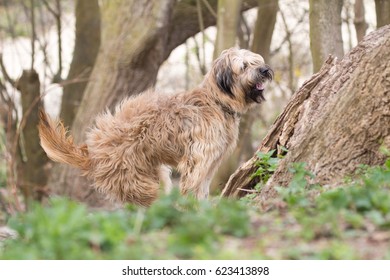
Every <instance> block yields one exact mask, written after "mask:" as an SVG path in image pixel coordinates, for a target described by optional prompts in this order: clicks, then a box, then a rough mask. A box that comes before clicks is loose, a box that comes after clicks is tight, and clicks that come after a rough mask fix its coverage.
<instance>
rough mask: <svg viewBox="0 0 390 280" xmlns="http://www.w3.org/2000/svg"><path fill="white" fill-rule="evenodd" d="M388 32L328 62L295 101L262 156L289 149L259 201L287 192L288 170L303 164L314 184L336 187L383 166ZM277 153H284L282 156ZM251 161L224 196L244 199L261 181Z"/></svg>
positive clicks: (388, 105)
mask: <svg viewBox="0 0 390 280" xmlns="http://www.w3.org/2000/svg"><path fill="white" fill-rule="evenodd" d="M389 56H390V26H386V27H383V28H381V29H379V30H377V31H375V32H372V33H371V34H369V35H368V36H366V37H365V39H364V40H363V41H362V42H361V43H359V45H358V46H357V47H355V48H354V49H352V50H351V51H350V52H349V53H348V54H347V55H346V56H345V57H344V58H343V59H342V60H337V59H335V58H334V57H329V58H328V60H327V61H326V62H325V64H324V65H323V67H322V68H321V70H320V71H319V72H318V73H317V74H315V75H313V77H312V78H311V79H309V80H308V81H307V82H305V83H304V85H303V86H302V87H301V88H300V89H299V90H298V91H297V92H296V93H295V94H294V95H293V97H292V99H291V100H290V102H289V103H288V104H287V106H286V108H285V109H284V111H283V112H282V113H281V115H280V116H279V117H278V118H277V120H276V121H275V123H274V124H273V126H272V127H271V129H270V130H269V132H268V134H267V136H266V137H265V138H264V139H263V141H262V143H261V145H260V147H259V149H258V151H261V152H267V151H270V150H272V149H276V150H278V148H279V147H280V146H284V147H287V149H288V153H287V155H286V157H285V158H284V159H283V160H281V162H280V164H279V166H278V168H277V170H276V172H275V173H274V174H273V176H272V177H271V178H270V179H269V181H268V182H267V184H266V185H265V186H264V187H263V188H262V189H261V191H260V194H259V199H260V200H261V201H265V200H267V199H269V198H271V197H274V196H276V195H277V193H276V191H275V189H274V186H287V185H288V184H289V182H290V180H291V174H290V173H289V172H288V168H289V166H290V165H291V163H293V162H305V163H306V164H307V166H306V167H307V169H308V170H309V171H311V172H312V173H313V174H314V175H315V178H314V179H313V183H319V184H327V185H337V184H339V183H340V182H342V180H343V178H344V177H345V176H346V175H350V174H352V173H353V172H354V171H355V170H356V168H357V167H358V166H359V165H360V164H368V165H376V164H383V163H384V161H385V156H384V155H382V154H381V153H380V151H379V148H380V146H382V145H383V146H385V147H387V148H390V125H389V123H390V80H389V77H390V61H389V59H388V58H389ZM277 153H280V151H278V152H277ZM257 159H258V158H257V156H253V157H252V158H251V159H250V160H249V161H248V162H246V163H245V164H244V165H242V166H241V167H240V168H239V169H238V170H237V171H236V172H235V173H234V174H233V175H232V176H231V178H230V180H229V182H228V183H227V185H226V187H225V189H224V191H223V195H224V196H232V197H234V196H242V195H244V194H245V193H246V192H245V189H251V188H253V187H254V186H255V184H256V183H257V180H258V179H257V178H251V175H252V174H253V173H254V172H255V171H256V161H257Z"/></svg>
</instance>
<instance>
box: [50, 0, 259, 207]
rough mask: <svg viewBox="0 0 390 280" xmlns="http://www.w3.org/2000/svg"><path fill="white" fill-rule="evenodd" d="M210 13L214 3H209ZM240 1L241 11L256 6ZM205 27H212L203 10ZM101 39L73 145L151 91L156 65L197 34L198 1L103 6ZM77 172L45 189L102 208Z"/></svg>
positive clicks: (59, 169) (65, 170) (58, 172)
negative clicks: (100, 119) (109, 112)
mask: <svg viewBox="0 0 390 280" xmlns="http://www.w3.org/2000/svg"><path fill="white" fill-rule="evenodd" d="M209 4H210V6H211V8H212V9H215V7H216V0H213V1H209ZM256 4H257V2H256V1H255V0H246V1H244V2H243V6H242V9H243V10H246V9H249V8H251V7H254V6H256ZM202 9H203V10H202V13H203V16H204V17H203V18H204V26H205V27H208V26H210V25H213V24H215V23H216V18H215V17H214V16H213V15H212V13H211V12H210V10H209V9H208V8H207V7H205V5H202ZM101 11H102V38H101V46H100V50H99V54H98V56H97V58H96V62H95V66H94V68H93V71H92V74H91V77H90V81H89V82H88V85H87V87H86V89H85V93H84V96H83V99H82V101H81V104H80V106H79V109H78V112H77V115H76V118H75V120H74V122H73V126H72V134H73V136H74V139H75V142H82V141H83V138H84V133H85V131H86V129H87V128H88V127H89V126H90V125H91V123H92V122H93V119H94V117H95V116H96V115H97V114H98V113H99V112H101V111H103V110H104V109H105V108H107V107H108V108H112V107H113V106H114V105H115V104H116V103H117V102H118V101H120V100H122V99H123V98H124V97H126V96H130V95H132V94H138V93H140V92H143V91H145V90H146V89H148V88H150V87H152V86H153V85H154V83H155V81H156V77H157V72H158V69H159V67H160V65H161V64H162V63H163V62H164V60H165V59H167V57H168V56H169V54H170V53H171V51H172V50H173V49H174V48H176V47H177V46H178V45H180V44H182V43H184V42H185V40H186V39H188V38H189V37H191V36H193V35H195V34H196V33H198V32H199V22H198V16H197V7H196V1H190V0H188V1H178V2H176V1H174V0H164V1H147V0H133V1H128V0H126V1H125V0H118V1H108V0H106V1H103V4H102V6H101ZM89 185H90V183H88V182H87V181H86V180H85V179H84V178H83V177H80V173H79V172H78V171H77V170H75V169H73V168H71V167H69V166H65V165H61V166H56V168H55V170H53V171H52V172H51V177H50V182H49V186H50V188H51V189H52V190H53V192H55V193H60V194H66V195H68V196H71V197H73V198H76V199H79V200H83V201H85V202H87V203H89V204H91V205H102V204H104V205H106V204H107V202H106V201H105V200H104V199H103V198H102V196H101V195H99V194H98V193H96V192H95V191H94V190H93V189H92V188H90V186H89Z"/></svg>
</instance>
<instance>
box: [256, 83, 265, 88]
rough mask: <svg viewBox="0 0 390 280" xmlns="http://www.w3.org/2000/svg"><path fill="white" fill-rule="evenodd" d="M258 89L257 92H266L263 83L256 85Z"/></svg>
mask: <svg viewBox="0 0 390 280" xmlns="http://www.w3.org/2000/svg"><path fill="white" fill-rule="evenodd" d="M256 89H257V90H264V89H265V85H264V84H263V83H257V84H256Z"/></svg>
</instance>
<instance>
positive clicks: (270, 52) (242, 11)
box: [0, 0, 390, 212]
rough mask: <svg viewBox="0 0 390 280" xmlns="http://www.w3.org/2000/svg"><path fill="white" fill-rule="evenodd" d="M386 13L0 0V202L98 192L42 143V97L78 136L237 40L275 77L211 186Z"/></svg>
mask: <svg viewBox="0 0 390 280" xmlns="http://www.w3.org/2000/svg"><path fill="white" fill-rule="evenodd" d="M389 23H390V1H389V0H375V1H373V0H218V1H217V0H177V1H174V0H161V1H152V0H132V1H130V0H113V1H108V0H101V1H97V0H88V1H87V0H78V1H77V0H74V1H72V0H0V65H1V71H0V97H1V100H0V134H1V138H0V204H1V207H2V208H3V209H5V210H6V211H7V212H12V211H17V210H20V209H23V208H25V207H26V205H28V201H31V200H38V201H43V200H44V199H45V198H46V197H48V196H49V195H50V194H52V193H57V194H62V195H67V196H70V197H73V198H76V199H79V200H82V201H86V202H87V203H89V204H91V205H94V204H96V203H97V201H99V199H97V198H96V197H97V196H98V194H95V193H94V192H93V191H92V190H90V188H82V186H85V185H88V184H89V183H88V182H86V181H84V180H83V179H81V178H80V177H79V176H78V173H77V171H75V170H73V169H70V168H68V167H65V166H56V165H53V164H52V163H50V162H49V160H48V159H47V158H46V156H45V154H44V152H43V151H42V150H41V148H40V146H39V139H38V134H37V128H36V126H37V123H38V119H37V112H38V108H39V107H40V106H42V105H44V107H45V110H46V111H47V112H49V113H50V114H51V115H52V116H55V117H60V118H61V119H63V120H64V123H65V125H66V126H69V127H70V129H71V130H72V135H73V136H74V139H75V141H76V142H77V143H81V142H82V141H83V137H84V133H85V131H86V129H87V127H88V126H89V125H90V124H91V123H92V120H93V118H94V116H96V114H98V113H99V112H101V111H103V110H105V109H106V108H109V109H111V108H113V107H114V106H115V104H116V103H117V102H118V101H120V100H121V99H122V98H124V97H126V96H129V95H133V94H137V93H140V92H142V91H144V90H146V89H148V88H154V89H155V90H157V91H158V92H178V91H183V90H188V89H190V88H193V87H195V86H196V85H198V84H199V83H200V82H201V81H202V79H203V76H204V74H205V73H207V71H208V69H210V65H211V63H212V61H213V59H215V58H216V57H217V56H218V55H219V54H220V52H221V51H222V50H224V49H226V48H230V47H233V46H236V47H239V48H245V49H250V50H252V51H254V52H257V53H259V54H261V55H262V56H263V57H264V59H265V61H266V63H267V64H269V65H270V66H271V67H272V68H273V69H274V72H275V77H274V81H273V82H272V83H271V84H270V86H269V87H268V88H267V91H266V93H265V97H266V99H267V102H265V103H263V104H262V105H261V106H259V107H257V108H256V109H254V110H253V111H251V112H248V114H247V115H245V116H244V117H243V120H242V125H241V127H240V140H239V144H238V147H237V149H236V151H235V152H234V153H233V155H232V156H231V157H230V158H228V159H226V161H225V162H224V163H223V165H222V166H221V168H220V170H219V172H218V173H217V175H216V177H215V178H214V181H213V184H212V185H213V189H214V191H215V192H218V191H219V190H220V189H221V187H222V186H223V185H224V183H225V182H226V181H227V179H228V178H229V176H230V175H231V174H232V173H233V172H234V170H235V169H236V168H237V166H239V164H240V163H242V162H243V161H245V160H247V159H248V158H250V157H251V156H252V154H253V152H254V151H255V149H256V147H257V145H258V144H259V142H260V141H261V140H262V138H263V137H264V135H265V134H266V132H267V130H268V128H269V127H270V125H271V124H272V123H273V121H274V119H275V118H276V117H277V115H278V114H279V113H280V112H281V111H282V109H283V107H284V106H285V105H286V103H287V102H288V100H289V98H290V97H291V96H292V95H293V94H294V92H295V91H296V90H297V89H298V88H299V87H300V86H301V85H302V83H303V82H304V81H305V80H306V79H307V78H309V77H310V76H311V75H312V74H313V73H315V72H317V71H318V70H319V69H320V67H321V65H322V63H323V62H324V61H325V60H326V58H327V57H328V55H329V54H332V55H335V56H337V57H338V58H342V57H343V55H344V54H345V53H347V52H348V51H350V50H351V49H352V48H353V47H355V46H356V45H357V44H358V42H359V41H360V40H362V38H363V37H364V35H365V34H368V33H369V32H371V31H373V30H375V29H376V28H379V27H380V26H383V25H385V24H389ZM102 203H103V202H102Z"/></svg>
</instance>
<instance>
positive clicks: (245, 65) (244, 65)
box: [242, 62, 248, 70]
mask: <svg viewBox="0 0 390 280" xmlns="http://www.w3.org/2000/svg"><path fill="white" fill-rule="evenodd" d="M247 67H248V63H247V62H244V63H243V65H242V70H245V69H246V68H247Z"/></svg>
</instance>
